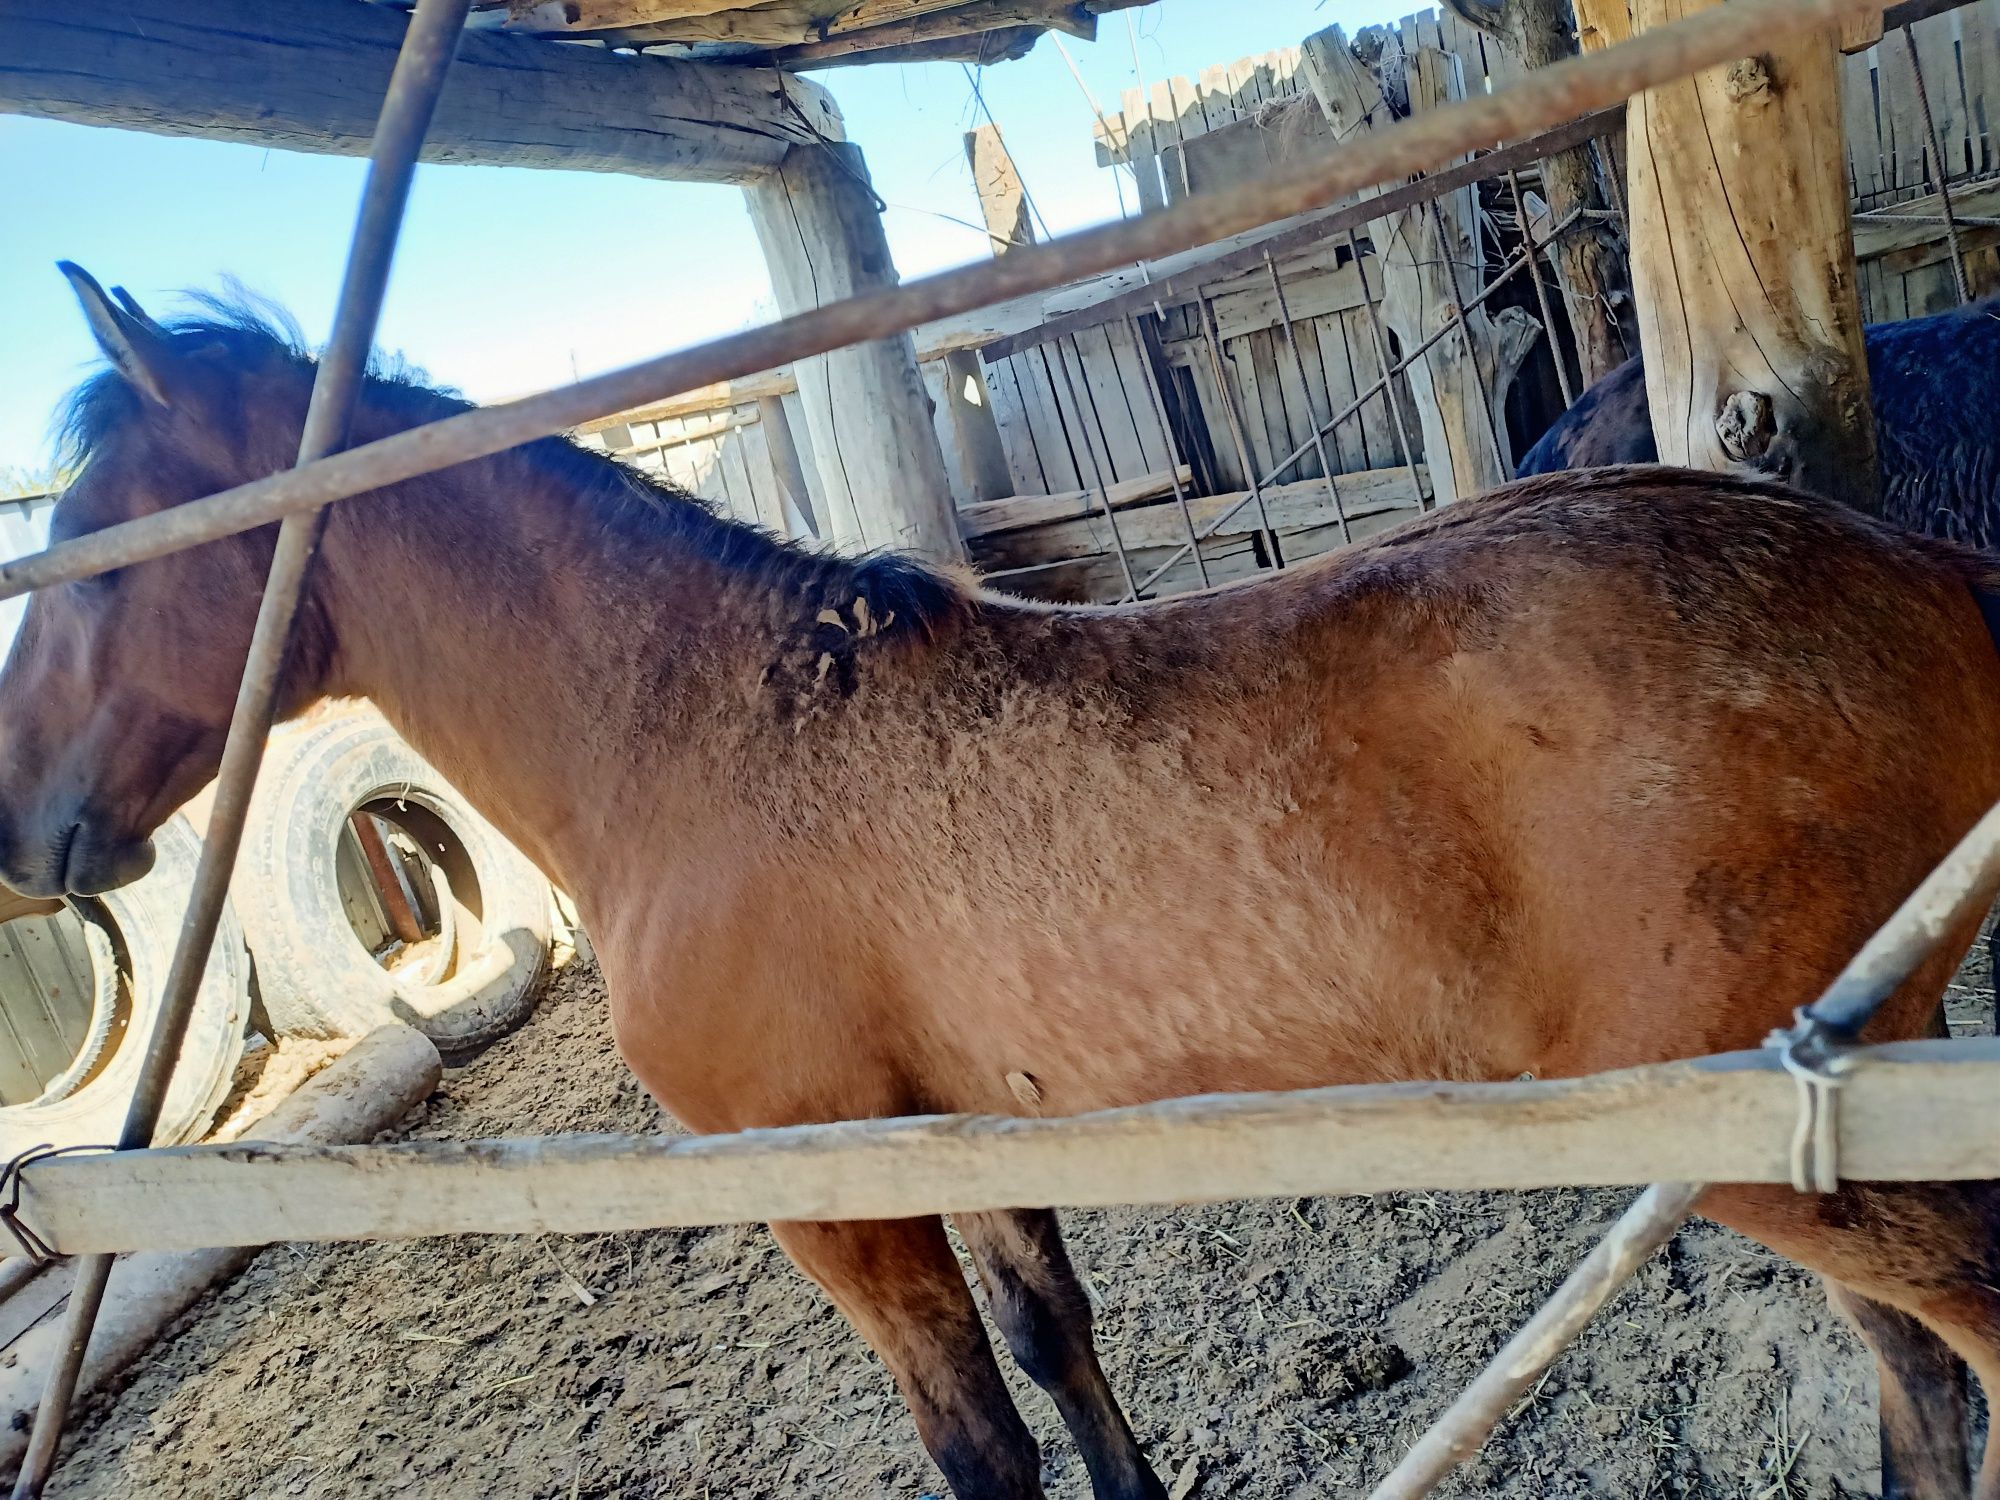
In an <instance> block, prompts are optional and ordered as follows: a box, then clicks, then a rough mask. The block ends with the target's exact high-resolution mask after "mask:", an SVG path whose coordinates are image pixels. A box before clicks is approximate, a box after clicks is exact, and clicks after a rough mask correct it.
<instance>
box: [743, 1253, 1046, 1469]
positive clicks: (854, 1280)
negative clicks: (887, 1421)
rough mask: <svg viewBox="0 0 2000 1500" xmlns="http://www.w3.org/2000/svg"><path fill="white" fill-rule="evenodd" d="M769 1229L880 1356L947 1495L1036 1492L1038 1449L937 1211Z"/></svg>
mask: <svg viewBox="0 0 2000 1500" xmlns="http://www.w3.org/2000/svg"><path fill="white" fill-rule="evenodd" d="M771 1229H772V1232H773V1233H774V1234H775V1235H777V1237H778V1243H779V1244H781V1245H783V1246H784V1247H785V1252H786V1254H788V1255H790V1256H791V1258H792V1260H793V1261H794V1262H795V1263H796V1264H797V1265H798V1266H799V1268H800V1269H801V1270H803V1271H804V1272H805V1273H806V1274H807V1275H808V1276H810V1277H812V1279H813V1280H814V1281H817V1282H818V1283H819V1284H820V1285H821V1286H822V1287H824V1288H825V1289H826V1293H827V1295H828V1296H830V1297H831V1298H832V1299H833V1301H834V1305H835V1306H837V1307H838V1308H839V1309H840V1310H841V1312H843V1313H844V1314H846V1316H847V1320H848V1321H849V1322H850V1323H852V1324H853V1325H854V1327H855V1329H856V1331H858V1332H859V1333H860V1334H861V1336H862V1337H863V1338H865V1339H866V1340H868V1342H869V1343H870V1344H871V1345H872V1346H873V1347H874V1349H875V1352H876V1353H877V1354H879V1355H881V1356H882V1362H883V1363H884V1364H886V1365H887V1366H888V1367H889V1370H890V1373H891V1374H893V1375H894V1376H895V1377H896V1384H897V1385H898V1386H899V1387H900V1388H901V1390H902V1393H903V1400H904V1401H905V1402H906V1403H907V1404H908V1405H909V1408H910V1412H911V1414H912V1415H913V1416H914V1417H915V1418H916V1421H917V1431H918V1433H919V1434H920V1435H921V1436H922V1437H923V1440H924V1446H925V1447H926V1448H927V1449H929V1450H930V1455H931V1457H932V1458H933V1459H935V1460H936V1461H937V1466H938V1468H939V1469H940V1470H942V1471H943V1473H944V1477H945V1481H946V1482H947V1483H948V1484H950V1486H951V1489H952V1493H953V1494H955V1495H957V1496H958V1497H959V1500H1041V1496H1042V1464H1041V1455H1040V1453H1039V1452H1038V1451H1037V1450H1036V1447H1035V1440H1034V1438H1033V1437H1032V1436H1030V1435H1029V1432H1028V1429H1027V1426H1026V1425H1025V1424H1024V1423H1023V1422H1022V1421H1021V1414H1020V1413H1019V1412H1017V1411H1016V1410H1015V1409H1014V1399H1013V1397H1012V1396H1010V1395H1009V1394H1008V1393H1007V1386H1006V1383H1005V1382H1004V1381H1003V1380H1002V1379H1001V1378H1000V1367H999V1365H998V1364H996V1363H995V1362H994V1359H993V1346H992V1345H991V1344H990V1343H988V1342H987V1338H986V1329H985V1327H984V1326H983V1325H982V1324H981V1323H980V1321H979V1310H978V1308H976V1307H975V1306H974V1305H973V1302H972V1292H971V1289H970V1288H969V1287H967V1286H966V1284H965V1273H964V1272H963V1271H961V1270H960V1269H959V1265H958V1260H957V1258H956V1257H955V1256H954V1255H953V1254H952V1253H951V1243H950V1241H948V1240H947V1239H946V1238H945V1233H944V1221H943V1220H941V1219H889V1220H880V1221H870V1222H865V1223H839V1224H817V1223H814V1224H800V1223H794V1224H774V1225H772V1226H771Z"/></svg>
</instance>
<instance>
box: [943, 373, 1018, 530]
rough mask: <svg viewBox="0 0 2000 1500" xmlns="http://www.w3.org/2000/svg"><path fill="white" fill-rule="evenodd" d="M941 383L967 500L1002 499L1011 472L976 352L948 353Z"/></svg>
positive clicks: (1007, 491)
mask: <svg viewBox="0 0 2000 1500" xmlns="http://www.w3.org/2000/svg"><path fill="white" fill-rule="evenodd" d="M944 387H945V389H944V410H945V416H946V418H947V419H948V421H949V423H950V432H951V443H952V447H953V448H954V449H955V450H956V452H957V455H958V462H959V470H960V472H961V474H962V475H963V476H964V479H965V495H966V500H967V502H968V503H976V502H978V501H981V500H1004V499H1005V498H1006V497H1007V496H1009V495H1011V494H1013V493H1014V475H1013V473H1012V471H1010V470H1009V469H1008V467H1007V450H1006V448H1005V447H1004V446H1003V445H1002V444H1001V441H1000V424H999V422H998V421H996V420H995V418H994V416H993V393H992V392H991V391H990V390H988V389H987V386H986V372H985V370H984V369H983V367H982V366H981V365H980V363H979V356H978V355H977V354H974V353H973V352H972V351H971V350H970V349H954V350H952V351H951V353H949V354H947V355H946V356H945V357H944Z"/></svg>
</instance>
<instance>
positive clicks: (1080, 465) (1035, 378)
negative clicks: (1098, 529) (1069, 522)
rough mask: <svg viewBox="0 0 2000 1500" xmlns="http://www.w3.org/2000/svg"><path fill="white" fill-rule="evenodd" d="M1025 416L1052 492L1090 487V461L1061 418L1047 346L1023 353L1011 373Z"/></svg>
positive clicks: (1069, 426)
mask: <svg viewBox="0 0 2000 1500" xmlns="http://www.w3.org/2000/svg"><path fill="white" fill-rule="evenodd" d="M1014 373H1015V375H1016V376H1017V377H1018V378H1019V379H1020V382H1021V395H1022V397H1023V400H1024V404H1025V406H1026V409H1027V413H1028V430H1029V431H1030V432H1032V433H1033V434H1034V435H1035V451H1036V452H1037V453H1038V454H1040V455H1041V460H1042V472H1043V473H1044V474H1045V475H1047V476H1048V482H1049V488H1050V489H1052V490H1058V489H1060V490H1080V489H1082V488H1084V487H1085V486H1086V485H1088V484H1089V483H1090V475H1089V461H1088V460H1087V459H1086V458H1085V456H1084V450H1083V449H1082V448H1081V447H1079V446H1078V445H1077V441H1076V434H1075V432H1074V431H1072V429H1071V425H1070V423H1069V421H1068V419H1067V418H1065V417H1064V415H1063V408H1062V396H1061V392H1060V389H1059V387H1058V385H1057V376H1056V367H1055V356H1054V355H1053V354H1052V353H1050V351H1049V346H1048V345H1046V344H1043V345H1040V346H1038V347H1036V348H1033V349H1029V350H1027V351H1025V352H1024V353H1023V354H1022V355H1021V358H1020V360H1019V361H1018V362H1017V363H1016V365H1015V369H1014Z"/></svg>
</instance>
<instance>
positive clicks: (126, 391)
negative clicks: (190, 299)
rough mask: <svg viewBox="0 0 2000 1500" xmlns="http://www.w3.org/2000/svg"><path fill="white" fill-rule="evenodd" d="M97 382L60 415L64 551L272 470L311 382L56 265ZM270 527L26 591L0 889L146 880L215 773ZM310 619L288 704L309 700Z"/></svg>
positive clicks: (3, 736) (88, 888)
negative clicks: (157, 839)
mask: <svg viewBox="0 0 2000 1500" xmlns="http://www.w3.org/2000/svg"><path fill="white" fill-rule="evenodd" d="M63 272H64V274H65V275H66V276H68V277H69V279H70V282H71V284H72V285H73V286H74V287H75V289H76V292H77V295H78V297H79V298H80V299H81V300H82V302H83V309H84V314H85V316H86V317H87V318H88V319H89V322H90V327H91V331H92V332H93V333H94V334H95V335H96V337H97V342H98V344H99V345H100V346H101V347H102V349H103V351H104V353H105V356H106V357H107V358H108V359H109V360H110V362H111V368H110V369H109V370H108V371H106V372H105V373H103V374H102V375H99V376H98V377H96V378H95V379H93V380H91V381H90V382H88V383H87V384H86V385H84V386H82V387H81V388H80V389H79V390H78V391H77V392H76V394H75V395H74V396H73V397H72V398H71V401H70V404H69V408H68V415H67V420H66V422H65V424H64V433H65V447H66V449H67V452H68V456H69V457H70V458H71V459H72V460H74V461H78V462H80V463H81V465H82V467H81V469H80V471H79V472H78V473H77V477H76V479H75V481H74V483H72V484H71V485H70V486H69V487H68V488H67V490H66V491H65V492H64V494H63V496H62V498H61V499H60V500H59V501H58V502H57V504H56V506H55V509H54V511H53V512H52V515H51V521H50V538H51V540H52V541H62V540H66V539H69V538H72V537H78V536H83V535H85V534H86V533H89V532H93V531H100V530H102V529H103V528H105V527H107V526H113V525H116V524H118V523H119V522H121V521H130V520H132V519H134V518H136V517H139V516H146V515H151V514H153V513H155V512H157V511H162V510H165V509H167V508H168V507H170V506H174V505H179V504H182V503H184V502H186V501H188V500H192V499H195V498H197V497H198V496H202V495H207V494H211V493H213V492H215V491H217V490H222V489H227V488H229V487H230V486H232V485H235V484H239V483H242V482H244V481H246V480H249V479H252V478H256V477H258V476H261V475H264V474H269V473H273V472H275V471H277V470H279V469H282V468H285V467H287V466H288V465H289V464H290V463H291V462H292V461H293V458H294V455H295V451H296V446H297V443H298V435H299V430H300V426H301V424H302V422H303V419H304V413H305V406H306V400H307V397H308V395H309V393H310V388H311V380H312V368H311V365H310V363H309V362H308V361H307V360H306V359H305V358H304V357H303V356H302V355H301V354H299V353H298V351H297V350H296V348H294V347H291V346H289V345H288V344H287V342H286V341H285V340H284V339H283V338H281V337H279V336H277V335H275V334H274V333H273V332H272V331H271V329H269V328H268V327H266V326H264V325H262V324H260V323H258V322H256V321H255V320H253V319H250V318H247V317H241V316H236V315H230V314H226V313H225V314H222V315H219V316H217V317H215V318H213V319H207V320H200V321H189V322H182V323H175V324H174V325H172V326H171V327H163V326H162V325H160V324H158V323H155V322H154V321H153V320H152V319H150V318H149V317H147V316H146V314H145V313H144V312H143V311H141V310H140V308H139V306H138V304H137V303H136V302H134V301H133V300H132V299H131V298H130V297H129V296H127V295H125V293H124V292H123V290H122V289H121V290H120V291H119V292H118V293H117V300H116V301H115V302H114V301H113V300H112V299H111V298H109V297H107V296H106V295H105V294H104V291H103V289H102V288H100V287H99V286H98V284H97V283H96V282H95V281H94V280H92V279H91V278H90V277H89V276H88V275H87V274H85V273H84V272H83V271H81V270H79V269H78V268H76V267H74V266H70V265H65V266H64V267H63ZM275 532H276V528H274V527H265V528H263V529H262V530H260V531H256V532H250V533H246V534H244V535H241V536H236V537H230V538H227V539H225V540H223V541H220V542H211V543H208V544H207V545H205V546H201V547H196V548H192V549H190V550H187V551H182V552H177V553H174V554H173V555H171V556H169V557H166V558H162V559H160V560H158V561H155V562H148V563H143V564H140V565H137V566H134V567H130V568H124V569H121V570H119V571H118V572H115V573H107V574H104V575H102V576H100V577H97V578H90V579H85V580H83V581H81V582H77V583H67V584H61V585H58V586H57V587H54V588H49V589H43V590H41V591H40V592H39V593H37V594H35V595H34V596H33V598H32V600H31V601H30V603H29V605H28V610H27V614H26V617H25V619H24V620H23V621H22V625H21V630H20V634H19V635H18V636H17V637H16V639H15V642H14V648H13V651H12V654H11V655H10V656H9V657H8V659H7V663H6V667H5V670H4V672H0V881H4V882H5V883H6V884H8V885H10V886H13V887H14V888H15V889H17V890H19V891H21V892H22V893H24V894H27V895H31V896H57V895H61V894H64V893H65V892H69V893H76V894H89V893H93V892H97V891H103V890H107V889H110V888H112V887H114V886H118V885H122V884H124V883H126V882H128V881H132V880H135V879H137V878H138V877H139V876H141V875H143V874H144V873H145V872H146V871H147V870H148V869H149V868H150V867H151V865H152V857H153V856H152V845H151V835H152V833H153V831H154V830H155V829H157V828H158V827H159V826H160V824H161V823H163V822H165V821H166V819H167V818H168V817H169V816H171V815H172V813H173V811H174V810H175V809H176V808H177V807H179V806H180V805H181V804H182V803H184V802H185V801H186V800H187V799H188V798H189V797H191V796H192V795H193V794H194V793H195V792H197V791H199V790H200V789H201V788H202V787H203V786H204V785H205V784H206V783H207V782H208V780H209V779H210V778H211V777H212V776H213V775H214V774H215V770H216V766H217V764H218V762H219V760H220V757H221V748H222V741H223V738H224V734H225V731H226V729H227V726H228V723H229V715H230V710H231V707H232V705H233V703H234V700H235V696H236V688H237V682H238V679H239V677H240V675H241V672H242V669H243V661H244V656H245V654H246V652H247V650H248V646H249V641H250V635H251V630H252V627H253V625H254V622H255V618H256V612H257V601H258V598H259V596H260V594H261V592H262V585H263V578H264V574H265V572H266V570H267V569H268V567H269V563H270V557H271V548H272V543H273V539H274V536H275ZM323 635H324V631H323V628H321V627H320V626H319V625H318V624H317V622H316V620H315V619H314V618H313V617H312V612H311V611H310V610H309V611H308V617H307V618H304V619H302V620H301V624H300V638H299V639H296V640H295V642H294V652H293V662H294V669H293V671H292V673H291V674H290V676H291V679H292V680H291V681H290V682H288V692H287V695H286V696H287V698H288V699H289V700H290V702H289V703H288V704H286V703H281V707H289V708H294V709H295V708H297V707H300V706H303V703H304V702H305V701H306V700H307V698H309V696H310V694H311V690H312V689H311V685H312V683H313V681H314V679H315V677H316V675H317V673H318V672H319V671H320V670H322V668H323V664H324V657H325V654H326V648H325V645H324V642H323V641H322V640H319V639H318V637H320V636H323Z"/></svg>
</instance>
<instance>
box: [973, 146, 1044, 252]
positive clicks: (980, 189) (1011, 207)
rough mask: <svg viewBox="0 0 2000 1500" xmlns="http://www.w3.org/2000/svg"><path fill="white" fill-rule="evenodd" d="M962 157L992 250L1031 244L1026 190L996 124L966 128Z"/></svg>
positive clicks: (1031, 227)
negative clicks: (970, 169) (970, 176)
mask: <svg viewBox="0 0 2000 1500" xmlns="http://www.w3.org/2000/svg"><path fill="white" fill-rule="evenodd" d="M965 160H966V163H967V165H969V166H970V167H971V168H972V186H973V189H974V190H975V191H976V192H977V193H978V194H979V213H980V217H981V218H983V219H985V221H986V233H987V234H988V236H990V237H991V239H992V243H993V253H994V254H995V255H1005V254H1006V253H1007V252H1008V251H1009V250H1012V249H1013V248H1014V247H1015V246H1016V245H1031V244H1033V243H1034V240H1035V226H1034V225H1033V224H1032V223H1031V222H1030V221H1029V216H1028V190H1027V189H1026V188H1025V187H1023V186H1022V185H1021V174H1020V173H1019V172H1018V171H1017V170H1015V167H1014V158H1013V157H1012V156H1010V155H1008V153H1007V143H1006V142H1005V141H1003V140H1002V139H1001V138H1000V127H999V126H998V125H981V126H980V127H979V128H978V129H976V130H968V131H966V132H965Z"/></svg>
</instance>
